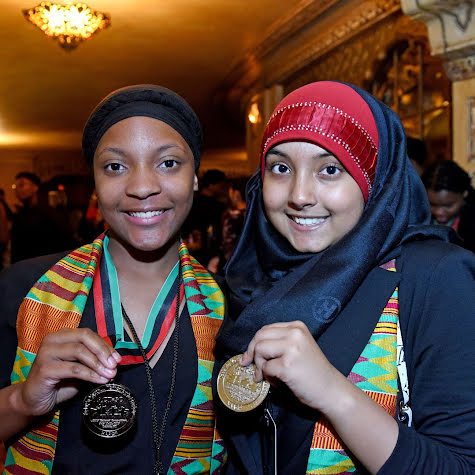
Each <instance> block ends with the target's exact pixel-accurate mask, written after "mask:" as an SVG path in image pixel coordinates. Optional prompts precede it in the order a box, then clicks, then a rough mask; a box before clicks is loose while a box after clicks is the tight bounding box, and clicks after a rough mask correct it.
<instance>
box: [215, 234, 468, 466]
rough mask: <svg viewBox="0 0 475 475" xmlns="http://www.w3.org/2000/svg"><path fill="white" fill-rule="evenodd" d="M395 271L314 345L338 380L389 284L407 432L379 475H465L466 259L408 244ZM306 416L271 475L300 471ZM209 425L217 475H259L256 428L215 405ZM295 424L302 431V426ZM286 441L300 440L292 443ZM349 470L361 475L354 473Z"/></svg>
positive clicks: (441, 247) (369, 286)
mask: <svg viewBox="0 0 475 475" xmlns="http://www.w3.org/2000/svg"><path fill="white" fill-rule="evenodd" d="M396 267H397V269H398V272H388V271H385V270H383V269H381V268H379V267H378V268H375V269H373V271H372V272H371V273H370V274H369V275H368V276H367V278H366V279H365V280H364V281H363V283H362V285H361V286H360V287H359V289H358V291H357V292H356V293H355V294H354V296H353V298H352V299H351V300H350V302H349V303H348V305H347V306H346V307H345V308H344V309H343V311H342V312H341V313H340V315H339V316H338V317H337V319H336V320H335V321H334V322H333V323H332V324H331V325H330V327H329V328H328V329H327V330H326V331H325V332H324V333H323V335H322V336H321V337H320V338H319V339H318V344H319V346H320V348H321V349H322V350H323V352H324V353H325V355H326V357H327V358H328V359H329V361H330V362H331V363H332V364H333V365H334V366H335V367H336V368H337V369H338V370H339V371H340V372H342V373H343V374H345V375H347V374H348V373H349V372H350V371H351V369H352V367H353V365H354V363H355V362H356V360H357V358H358V356H359V355H360V353H361V351H362V350H363V348H364V347H365V345H366V344H367V342H368V341H369V338H370V336H371V333H372V332H373V330H374V328H375V326H376V323H377V321H378V319H379V317H380V315H381V311H382V310H383V308H384V307H385V305H386V303H387V301H388V299H389V297H390V296H391V294H392V292H393V290H394V288H395V287H396V286H399V317H400V324H401V331H402V335H403V341H404V348H405V353H406V362H407V370H408V378H409V386H410V397H411V407H412V410H413V416H414V420H413V427H412V428H408V427H407V426H406V425H404V424H403V423H399V429H400V430H399V438H398V441H397V445H396V447H395V449H394V451H393V453H392V455H391V456H390V458H389V459H388V460H387V462H386V463H385V465H384V466H383V467H382V469H381V470H380V473H381V474H388V475H389V474H391V475H392V474H394V473H404V474H406V473H407V474H409V473H411V474H427V473H430V474H437V473H440V474H447V473H450V474H469V473H474V472H475V371H474V369H473V364H474V362H475V310H474V308H475V307H474V302H475V257H474V256H473V254H472V253H470V252H468V251H466V250H464V249H461V248H458V247H456V246H453V245H450V244H447V243H444V242H440V241H435V240H430V241H425V242H413V243H410V244H407V245H405V246H404V248H403V251H402V255H401V256H400V258H398V259H397V261H396ZM296 319H297V318H296ZM220 356H221V358H222V359H224V358H226V357H228V356H231V355H220ZM399 395H400V392H399ZM398 403H399V399H398ZM289 404H292V403H290V402H289ZM314 415H315V414H314ZM251 417H254V419H255V418H256V416H255V414H254V416H251ZM316 417H318V415H316ZM311 418H312V415H311V414H309V415H308V421H307V422H305V423H303V424H302V423H300V424H299V427H294V428H292V429H291V431H287V433H285V432H284V434H283V435H284V438H285V439H286V442H287V437H286V436H287V434H289V437H288V442H289V443H288V447H289V449H288V450H292V453H291V454H286V459H288V460H289V463H288V465H287V466H286V467H281V468H280V470H279V474H281V473H282V474H287V473H288V474H292V475H299V474H303V473H305V467H306V463H307V458H308V454H309V448H310V443H311V435H312V429H313V424H314V421H315V419H314V420H311ZM218 423H219V424H220V430H221V434H222V435H223V436H224V438H225V439H227V442H228V445H229V447H228V450H229V464H228V470H227V473H228V474H244V473H249V474H252V475H257V474H260V473H263V467H262V460H261V457H260V453H259V448H258V447H257V449H256V445H258V444H259V442H258V440H257V439H256V434H255V432H254V433H253V427H256V424H257V423H255V421H254V422H253V421H252V420H250V419H249V418H247V419H246V414H238V415H236V414H232V413H231V411H229V410H227V409H226V408H224V406H223V405H222V404H219V407H218ZM305 424H307V425H308V427H307V428H306V427H302V426H303V425H305ZM279 436H281V434H279ZM296 437H302V439H301V440H300V441H299V440H297V441H295V440H294V439H295V438H296ZM285 445H287V444H285ZM284 451H285V448H284ZM359 471H360V473H361V472H363V473H364V469H362V468H359Z"/></svg>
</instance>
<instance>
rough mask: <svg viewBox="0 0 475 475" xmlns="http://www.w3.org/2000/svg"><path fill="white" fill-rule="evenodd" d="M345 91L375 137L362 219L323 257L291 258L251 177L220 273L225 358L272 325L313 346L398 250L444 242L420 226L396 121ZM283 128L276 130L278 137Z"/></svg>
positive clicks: (425, 218)
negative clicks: (301, 327) (297, 331)
mask: <svg viewBox="0 0 475 475" xmlns="http://www.w3.org/2000/svg"><path fill="white" fill-rule="evenodd" d="M346 86H347V87H351V88H352V89H353V90H355V91H356V92H357V93H358V94H359V95H360V96H361V97H362V98H363V100H364V101H365V102H366V103H367V104H368V106H369V108H370V109H371V113H372V114H373V117H374V120H375V123H376V127H377V131H378V135H379V147H378V159H377V165H376V173H375V177H374V182H373V188H372V191H371V194H370V195H369V199H368V202H367V204H366V206H365V209H364V212H363V215H362V216H361V218H360V221H359V222H358V224H357V225H356V226H355V227H354V228H353V229H352V230H351V231H350V232H349V233H348V234H346V235H345V236H344V237H343V238H342V239H341V240H340V241H338V242H337V243H335V244H333V245H332V246H330V247H329V248H327V249H325V250H324V251H322V252H320V253H317V254H310V253H300V252H297V251H296V250H295V249H294V248H293V247H292V246H291V245H290V244H289V243H288V242H287V240H286V239H284V238H283V237H282V236H281V235H280V234H279V233H278V232H277V231H276V229H275V228H274V227H273V225H272V224H271V223H270V222H269V221H268V219H267V217H266V214H265V211H264V207H263V201H262V177H261V171H260V170H259V169H258V170H257V172H256V173H255V174H254V176H253V177H252V178H251V180H250V181H249V183H248V186H247V214H246V221H245V224H244V229H243V232H242V234H241V237H240V240H239V242H238V245H237V247H236V249H235V252H234V254H233V256H232V257H231V259H230V260H229V262H228V265H227V267H226V269H225V276H226V283H227V286H228V287H229V289H230V298H229V312H230V315H231V319H229V321H228V323H227V324H226V325H225V327H224V328H222V330H221V333H220V335H219V336H218V344H219V345H221V347H222V348H224V350H225V351H226V352H227V353H228V354H229V355H232V354H237V353H241V352H243V351H244V350H245V349H246V348H247V345H248V343H249V341H250V340H251V339H252V337H253V336H254V334H255V333H256V331H258V330H259V329H260V328H261V327H262V326H264V325H266V324H270V323H274V322H286V321H287V322H288V321H293V320H302V321H304V323H305V324H306V325H307V327H308V328H309V330H310V332H311V333H312V334H313V336H314V337H315V338H317V339H318V337H319V336H320V335H321V334H322V333H323V332H324V330H325V329H326V328H327V327H328V326H329V325H330V323H332V322H333V320H334V319H335V318H336V317H337V315H338V314H339V313H340V311H341V310H342V309H343V308H344V307H345V305H346V304H347V303H348V302H349V300H350V299H351V297H352V296H353V294H354V293H355V292H356V290H357V289H358V287H359V286H360V284H361V283H362V282H363V280H364V278H365V277H366V276H367V275H368V274H369V272H370V271H371V270H372V269H373V268H375V267H376V266H379V265H381V264H384V263H385V262H387V261H388V260H390V259H392V258H395V257H397V256H398V255H400V249H401V245H402V244H404V243H405V242H408V241H410V240H415V239H428V238H439V239H448V237H447V230H446V229H444V227H442V226H430V225H428V224H427V223H429V219H430V207H429V203H428V200H427V195H426V192H425V189H424V187H423V184H422V182H421V180H420V178H419V176H418V175H417V173H416V172H415V170H414V168H413V167H412V165H411V164H410V162H409V159H408V157H407V153H406V137H405V133H404V129H403V126H402V124H401V122H400V120H399V118H398V117H397V115H396V114H395V113H394V112H393V111H392V110H391V109H390V108H389V107H387V106H386V105H384V104H383V103H381V102H380V101H378V100H377V99H375V98H374V97H373V96H371V95H370V94H368V93H367V92H365V91H363V90H361V89H359V88H357V87H355V86H352V85H349V84H347V85H346ZM322 89H324V88H322ZM306 100H307V99H306ZM320 100H321V101H322V102H324V101H325V97H322V98H318V99H315V98H313V97H310V96H309V97H308V101H317V102H318V101H320ZM290 107H291V106H290ZM276 110H277V109H276ZM343 111H344V110H343ZM356 119H357V117H356ZM285 125H286V124H280V126H281V127H282V130H285V127H284V126H285ZM337 158H338V156H337Z"/></svg>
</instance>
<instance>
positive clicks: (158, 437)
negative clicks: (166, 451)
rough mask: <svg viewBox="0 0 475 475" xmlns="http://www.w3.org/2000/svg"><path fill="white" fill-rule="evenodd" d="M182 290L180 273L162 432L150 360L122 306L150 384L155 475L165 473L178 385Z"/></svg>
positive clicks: (123, 314)
mask: <svg viewBox="0 0 475 475" xmlns="http://www.w3.org/2000/svg"><path fill="white" fill-rule="evenodd" d="M180 289H181V273H179V275H178V277H177V291H176V311H175V329H174V338H173V363H172V377H171V384H170V389H169V391H168V398H167V405H166V407H165V412H164V413H163V417H162V424H161V426H160V432H159V431H158V417H157V405H156V402H155V401H156V400H155V390H154V388H153V380H152V369H151V368H150V360H149V359H148V357H147V354H146V352H145V350H144V348H143V346H142V343H141V341H140V338H139V337H138V335H137V332H136V331H135V328H134V326H133V325H132V322H131V320H130V318H129V316H128V315H127V312H126V311H125V309H124V306H123V305H122V304H121V308H122V316H123V317H124V320H125V321H126V323H127V325H128V326H129V329H130V331H131V332H132V336H133V338H134V340H135V343H136V344H137V346H138V348H139V350H140V353H141V355H142V358H143V360H144V367H145V373H146V376H147V384H148V393H149V396H150V409H151V411H152V431H153V444H154V446H155V466H154V473H155V474H158V475H160V474H162V473H164V470H163V466H162V462H161V460H160V450H161V447H162V443H163V437H164V435H165V429H166V425H167V419H168V414H169V413H170V408H171V402H172V399H173V393H174V391H175V383H176V370H177V361H178V343H179V323H180Z"/></svg>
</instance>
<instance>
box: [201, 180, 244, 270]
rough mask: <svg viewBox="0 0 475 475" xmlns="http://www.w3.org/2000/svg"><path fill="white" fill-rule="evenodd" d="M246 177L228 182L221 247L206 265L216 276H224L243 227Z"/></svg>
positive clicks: (222, 217) (221, 229) (221, 230)
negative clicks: (225, 268) (225, 267)
mask: <svg viewBox="0 0 475 475" xmlns="http://www.w3.org/2000/svg"><path fill="white" fill-rule="evenodd" d="M248 179H249V178H248V177H242V178H235V179H232V180H229V188H228V204H227V207H226V209H225V210H224V212H223V214H222V215H221V227H220V234H221V246H220V248H219V254H218V255H217V256H215V257H213V258H211V260H210V261H209V263H208V269H209V270H210V271H212V272H215V273H216V274H220V275H223V274H224V266H225V265H226V262H228V260H229V258H230V257H231V255H232V253H233V251H234V248H235V247H236V244H237V241H238V239H239V236H240V235H241V232H242V228H243V226H244V216H245V211H246V200H245V199H244V196H245V189H246V183H247V181H248Z"/></svg>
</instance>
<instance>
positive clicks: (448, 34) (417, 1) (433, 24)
mask: <svg viewBox="0 0 475 475" xmlns="http://www.w3.org/2000/svg"><path fill="white" fill-rule="evenodd" d="M401 6H402V9H403V11H404V12H405V13H406V14H407V15H409V16H411V17H412V18H413V19H414V20H416V21H423V22H424V23H426V24H427V29H428V33H429V39H430V43H431V47H432V54H434V55H436V56H441V57H443V58H444V59H446V60H448V61H454V60H458V59H460V58H465V57H468V56H473V55H475V1H474V0H463V1H460V0H401Z"/></svg>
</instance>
